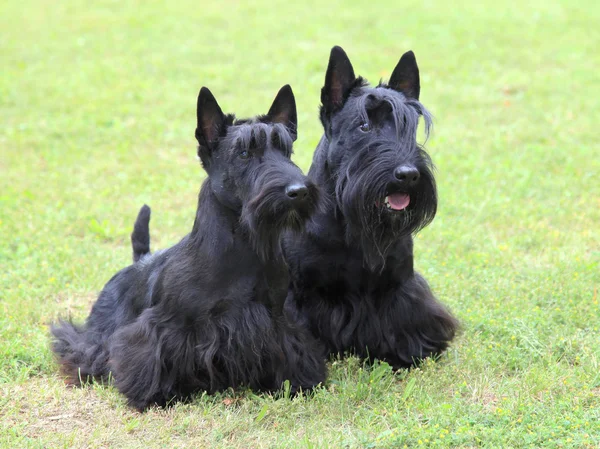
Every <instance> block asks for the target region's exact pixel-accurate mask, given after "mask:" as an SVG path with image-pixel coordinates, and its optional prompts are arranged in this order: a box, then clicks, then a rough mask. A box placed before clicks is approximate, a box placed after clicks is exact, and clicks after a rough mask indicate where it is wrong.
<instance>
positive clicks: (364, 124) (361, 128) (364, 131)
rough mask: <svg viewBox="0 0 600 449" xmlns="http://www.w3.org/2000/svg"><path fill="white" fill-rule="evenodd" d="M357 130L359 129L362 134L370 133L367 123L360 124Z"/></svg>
mask: <svg viewBox="0 0 600 449" xmlns="http://www.w3.org/2000/svg"><path fill="white" fill-rule="evenodd" d="M358 129H360V130H361V131H362V132H363V133H368V132H370V131H371V124H370V123H369V122H365V123H362V124H361V125H360V126H359V127H358Z"/></svg>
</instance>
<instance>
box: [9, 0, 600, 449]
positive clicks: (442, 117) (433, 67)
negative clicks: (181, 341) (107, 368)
mask: <svg viewBox="0 0 600 449" xmlns="http://www.w3.org/2000/svg"><path fill="white" fill-rule="evenodd" d="M461 4H462V7H458V6H457V5H456V4H454V3H452V2H432V1H411V0H409V1H404V2H397V1H389V2H387V4H386V2H383V3H382V2H364V4H363V5H361V4H360V2H341V1H339V0H333V1H328V2H316V1H311V2H289V1H288V2H280V1H270V2H267V1H259V2H253V4H252V6H251V5H250V4H247V5H244V4H241V2H232V1H228V0H223V1H220V2H210V4H209V2H198V1H196V2H192V1H176V2H174V1H173V2H139V1H132V2H118V1H114V0H101V1H95V2H87V1H85V2H84V1H62V2H56V1H54V2H51V1H48V0H45V1H43V0H39V1H32V0H20V1H16V0H8V1H4V2H2V3H1V5H0V54H1V55H2V57H1V59H0V67H1V69H2V76H1V77H0V122H1V123H2V126H0V187H1V190H0V266H1V269H0V417H1V420H0V445H1V446H2V447H10V448H17V447H19V448H21V447H23V448H26V447H32V448H33V447H40V448H41V447H52V448H55V447H82V448H83V447H131V448H134V447H140V448H150V447H165V448H171V447H207V448H218V447H221V448H279V447H282V448H283V447H285V448H288V447H290V448H307V449H308V448H342V447H344V448H346V447H347V448H392V447H399V448H402V447H409V448H414V447H417V448H418V447H423V448H440V447H461V448H475V447H486V448H511V447H513V448H521V447H548V448H555V447H556V448H558V447H561V448H584V447H587V448H595V447H598V446H599V445H600V368H599V363H600V336H599V334H600V329H599V328H600V308H599V305H598V287H599V286H600V266H599V265H600V231H599V229H600V145H599V139H598V137H599V134H598V123H600V107H599V103H598V94H599V93H600V78H599V77H598V67H600V52H599V51H598V48H600V28H599V27H598V23H600V6H599V4H598V2H597V1H593V0H588V1H581V2H567V1H562V2H558V1H542V0H534V1H531V2H518V3H517V2H510V3H509V2H506V4H504V5H503V4H501V2H497V1H492V0H484V1H482V2H475V1H471V2H468V4H466V3H465V2H461ZM335 44H339V45H342V46H343V47H344V48H345V49H346V51H347V52H348V54H349V56H350V58H351V60H352V62H353V64H354V67H355V69H356V71H357V73H359V74H361V75H364V76H366V77H367V78H368V79H370V80H372V81H377V80H378V79H379V78H380V77H387V76H389V75H390V73H391V70H392V69H393V67H394V66H395V64H396V62H397V60H398V58H399V57H400V55H401V54H402V53H403V52H404V51H406V50H408V49H412V50H414V51H415V53H416V55H417V59H418V61H419V65H420V68H421V85H422V94H421V99H422V101H423V102H424V103H425V105H426V106H428V107H429V108H430V110H431V111H432V112H433V114H434V115H435V117H436V127H435V132H434V134H433V136H432V137H431V139H430V140H429V142H428V144H427V148H428V149H429V152H430V154H431V155H432V157H433V159H434V161H435V163H436V165H437V169H438V170H437V177H438V183H439V191H440V203H441V207H440V210H439V213H438V215H437V217H436V219H435V221H434V222H433V224H432V225H431V226H429V227H428V228H427V229H425V230H424V231H423V232H422V233H421V234H420V235H419V236H418V238H417V239H416V262H415V263H416V267H417V269H418V270H420V271H421V272H422V273H423V274H424V275H425V276H426V278H427V279H428V280H429V282H430V283H431V285H432V287H433V288H434V290H435V292H436V293H437V294H438V296H439V297H440V298H441V299H442V300H443V301H444V302H445V303H447V304H448V305H449V306H450V307H451V308H452V310H453V311H454V312H455V313H456V315H457V316H458V317H459V318H460V320H461V322H462V325H463V332H462V334H461V335H460V337H459V338H457V339H456V341H455V343H454V344H453V345H452V348H451V349H450V350H449V351H448V353H447V355H446V356H445V357H443V358H442V359H441V360H439V361H438V362H436V363H434V362H431V361H430V362H428V363H426V364H425V365H424V366H423V367H421V368H420V369H416V370H414V371H411V372H410V373H407V372H399V373H395V374H394V373H392V372H391V370H390V369H389V367H387V366H386V365H378V366H376V367H374V368H372V369H368V368H364V367H362V366H361V364H360V363H359V362H358V361H356V360H354V359H349V360H346V361H337V362H334V363H333V364H332V365H331V373H330V379H329V381H328V382H327V384H326V385H325V386H324V387H323V389H321V390H319V391H317V392H316V393H315V394H314V396H313V397H310V398H297V399H294V400H291V401H290V400H286V399H277V398H273V397H269V396H254V395H252V394H250V393H242V394H237V395H234V394H225V395H222V396H214V397H207V396H202V397H198V398H197V400H196V401H194V402H193V403H192V404H187V405H176V406H175V407H174V408H172V409H170V410H167V411H162V410H151V411H150V412H148V413H146V414H138V413H136V412H134V411H132V410H130V409H128V408H127V407H126V406H125V404H124V400H123V398H122V397H121V396H120V395H119V394H117V392H116V391H115V390H114V389H112V388H106V387H102V386H92V387H88V388H84V389H75V390H73V389H67V388H65V386H64V385H63V384H62V382H61V380H60V378H59V377H58V375H57V369H56V366H55V365H54V363H53V359H52V356H51V354H50V352H49V349H48V340H49V339H48V328H47V325H48V323H49V322H51V321H52V320H54V319H55V318H56V317H58V316H63V315H66V314H71V315H72V316H74V317H76V318H78V319H84V318H85V316H86V315H87V313H88V311H89V308H90V305H91V304H92V303H93V301H94V300H95V297H96V295H97V293H98V291H99V290H100V289H101V288H102V286H103V285H104V283H105V282H106V281H107V280H108V279H109V278H110V276H111V275H112V274H113V273H114V272H116V271H117V270H118V269H120V268H122V267H124V266H125V265H126V264H128V263H129V261H130V246H129V240H128V238H129V237H128V236H129V232H130V230H131V226H132V224H133V220H134V218H135V215H136V213H137V210H138V208H139V207H140V206H141V205H142V204H143V203H144V202H146V203H148V204H150V205H151V206H152V208H153V212H154V214H153V219H152V229H151V231H152V242H153V247H154V248H163V247H166V246H168V245H171V244H173V243H175V242H176V241H178V239H179V238H180V237H181V236H183V235H184V234H185V233H187V232H188V231H189V230H190V229H191V225H192V220H193V214H194V210H195V205H196V196H197V191H198V188H199V186H200V183H201V180H202V177H203V176H204V175H203V172H202V170H201V169H200V167H199V164H198V163H197V160H196V157H195V146H194V137H193V130H194V127H195V116H194V115H195V101H196V95H197V93H198V90H199V88H200V87H201V86H202V85H206V86H208V87H210V89H211V90H212V91H213V93H214V94H215V95H216V97H217V98H218V100H219V102H220V104H221V106H222V107H223V109H224V110H226V111H228V112H236V113H237V114H238V115H241V116H244V115H254V114H257V113H266V111H267V109H268V107H269V105H270V104H271V101H272V100H273V98H274V96H275V93H276V92H277V90H278V89H279V87H280V86H281V85H283V84H285V83H290V84H291V85H292V86H293V88H294V92H295V94H296V97H297V101H298V110H299V121H300V123H299V132H300V137H299V139H298V142H297V144H296V147H295V148H296V153H295V156H294V158H295V161H296V162H298V163H299V164H300V165H301V166H302V168H304V169H307V168H308V166H309V163H310V160H311V155H312V150H313V149H314V148H315V146H316V144H317V141H318V139H319V137H320V134H321V127H320V124H319V122H318V119H317V106H318V102H319V92H320V87H321V85H322V82H323V79H324V72H325V68H326V64H327V58H328V54H329V49H330V48H331V46H333V45H335Z"/></svg>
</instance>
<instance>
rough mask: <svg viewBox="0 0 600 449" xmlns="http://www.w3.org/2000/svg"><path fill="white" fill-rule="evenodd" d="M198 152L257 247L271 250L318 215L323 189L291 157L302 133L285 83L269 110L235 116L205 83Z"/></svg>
mask: <svg viewBox="0 0 600 449" xmlns="http://www.w3.org/2000/svg"><path fill="white" fill-rule="evenodd" d="M197 120H198V123H197V128H196V139H197V140H198V144H199V146H198V156H199V157H200V160H201V161H202V165H203V167H204V169H205V170H206V172H207V173H208V175H209V180H210V182H209V184H208V186H209V188H211V189H212V191H213V193H214V194H215V196H216V197H217V199H218V201H219V202H220V203H221V204H223V205H224V206H226V207H228V208H230V209H232V210H234V211H235V212H237V213H239V214H240V217H241V221H242V223H243V224H245V225H246V226H247V227H248V229H249V231H250V235H251V237H252V240H253V241H254V243H255V246H256V248H257V249H260V251H261V252H263V253H268V252H269V251H271V250H272V249H273V248H272V246H273V244H274V243H275V242H277V241H278V239H279V236H280V234H281V232H283V231H286V230H299V229H302V228H303V226H304V223H305V221H306V220H307V219H308V218H309V217H310V216H311V215H312V213H313V212H314V210H315V208H316V207H317V202H318V197H319V195H318V189H317V187H316V186H315V184H314V183H312V182H310V181H309V180H308V178H307V177H306V176H304V174H303V173H302V171H301V170H300V169H299V168H298V167H297V166H296V165H295V164H294V163H293V162H292V161H291V159H290V157H291V155H292V145H293V142H294V141H295V140H296V137H297V116H296V101H295V98H294V94H293V92H292V89H291V87H290V86H289V85H286V86H283V87H282V88H281V89H280V90H279V92H278V94H277V96H276V97H275V100H274V101H273V104H272V105H271V108H270V109H269V112H268V113H267V114H266V115H260V116H256V117H253V118H251V119H242V120H235V118H234V116H233V115H225V114H223V112H222V111H221V108H220V107H219V105H218V103H217V101H216V100H215V97H214V96H213V95H212V94H211V92H210V91H209V90H208V89H207V88H205V87H203V88H202V89H201V90H200V94H199V96H198V107H197Z"/></svg>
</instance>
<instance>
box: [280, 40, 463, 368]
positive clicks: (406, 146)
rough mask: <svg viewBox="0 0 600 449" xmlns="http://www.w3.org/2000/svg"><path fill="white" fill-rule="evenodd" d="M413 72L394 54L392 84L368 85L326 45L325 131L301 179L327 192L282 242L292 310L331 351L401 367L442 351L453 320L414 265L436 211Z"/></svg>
mask: <svg viewBox="0 0 600 449" xmlns="http://www.w3.org/2000/svg"><path fill="white" fill-rule="evenodd" d="M419 91H420V85H419V69H418V67H417V63H416V60H415V56H414V54H413V53H412V52H408V53H406V54H404V55H403V56H402V58H401V59H400V61H399V62H398V65H397V66H396V68H395V69H394V71H393V73H392V76H391V78H390V81H389V83H387V84H383V83H380V84H379V85H378V86H375V87H371V86H369V85H368V84H367V82H366V81H365V80H364V79H362V78H360V77H358V78H357V77H356V76H355V75H354V70H353V68H352V64H351V63H350V60H349V59H348V57H347V56H346V53H345V52H344V51H343V50H342V49H341V48H340V47H334V48H333V49H332V51H331V57H330V60H329V67H328V68H327V74H326V76H325V86H324V87H323V89H322V92H321V100H322V106H321V122H322V123H323V127H324V129H325V134H324V135H323V137H322V138H321V141H320V142H319V145H318V147H317V149H316V150H315V154H314V158H313V163H312V166H311V168H310V171H309V174H308V176H309V178H310V179H311V180H312V181H313V182H315V183H316V184H317V185H319V186H320V187H321V188H322V190H323V191H324V195H326V199H329V202H327V203H326V204H327V206H326V207H325V208H324V210H323V211H319V212H318V213H317V214H316V216H315V217H314V219H313V222H311V224H309V225H308V226H307V232H306V233H304V234H302V235H300V234H297V235H295V236H292V237H290V238H287V239H286V241H285V247H284V249H285V254H286V259H287V260H288V263H289V264H290V268H291V275H292V286H291V292H290V297H289V301H288V304H287V307H288V308H289V310H290V311H291V312H299V316H302V317H303V318H304V319H305V320H306V322H307V323H308V326H309V327H310V329H311V330H312V332H313V334H314V335H315V336H316V337H318V338H319V339H320V340H321V341H322V342H323V343H324V344H325V345H326V347H327V349H328V351H329V352H330V353H333V354H335V353H344V352H346V351H350V352H354V353H356V354H357V355H359V356H361V357H364V358H368V359H380V360H385V361H387V362H389V363H390V364H391V365H392V366H393V367H394V368H400V367H409V366H411V365H413V364H414V363H416V362H417V361H418V360H420V359H423V358H425V357H429V356H432V355H436V354H439V353H441V352H442V351H444V350H445V349H446V348H447V346H448V343H449V342H450V341H451V340H452V339H453V337H454V334H455V331H456V329H457V325H458V323H457V321H456V319H455V318H454V317H453V316H452V315H451V314H450V313H449V312H448V310H447V309H446V308H445V307H444V306H443V305H442V304H441V303H439V302H438V301H437V300H436V298H435V297H434V295H433V294H432V293H431V291H430V289H429V286H428V285H427V282H426V281H425V279H423V278H422V277H421V276H420V275H419V274H418V273H416V272H415V271H414V270H413V239H412V234H413V233H415V232H416V231H418V230H419V229H421V228H423V227H424V226H426V225H428V224H429V223H430V222H431V220H433V217H434V216H435V213H436V208H437V194H436V185H435V180H434V177H433V173H432V163H431V160H430V158H429V156H428V155H427V153H426V152H425V151H424V149H423V148H422V147H421V146H419V145H418V144H417V140H416V135H417V125H418V122H419V118H420V117H422V118H423V119H424V121H425V125H426V131H427V132H428V131H429V127H430V123H431V119H430V116H429V113H428V112H427V110H426V109H425V108H424V107H423V105H422V104H421V103H419V101H418V99H419Z"/></svg>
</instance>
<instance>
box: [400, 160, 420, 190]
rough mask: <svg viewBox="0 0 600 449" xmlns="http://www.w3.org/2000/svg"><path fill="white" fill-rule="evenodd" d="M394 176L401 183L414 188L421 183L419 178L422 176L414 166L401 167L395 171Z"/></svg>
mask: <svg viewBox="0 0 600 449" xmlns="http://www.w3.org/2000/svg"><path fill="white" fill-rule="evenodd" d="M394 176H395V177H396V179H397V180H398V181H400V182H401V183H403V184H405V185H407V186H414V185H415V184H416V183H417V182H419V177H420V176H421V175H420V173H419V170H417V169H416V168H415V167H413V166H412V165H401V166H400V167H397V168H396V170H394Z"/></svg>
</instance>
